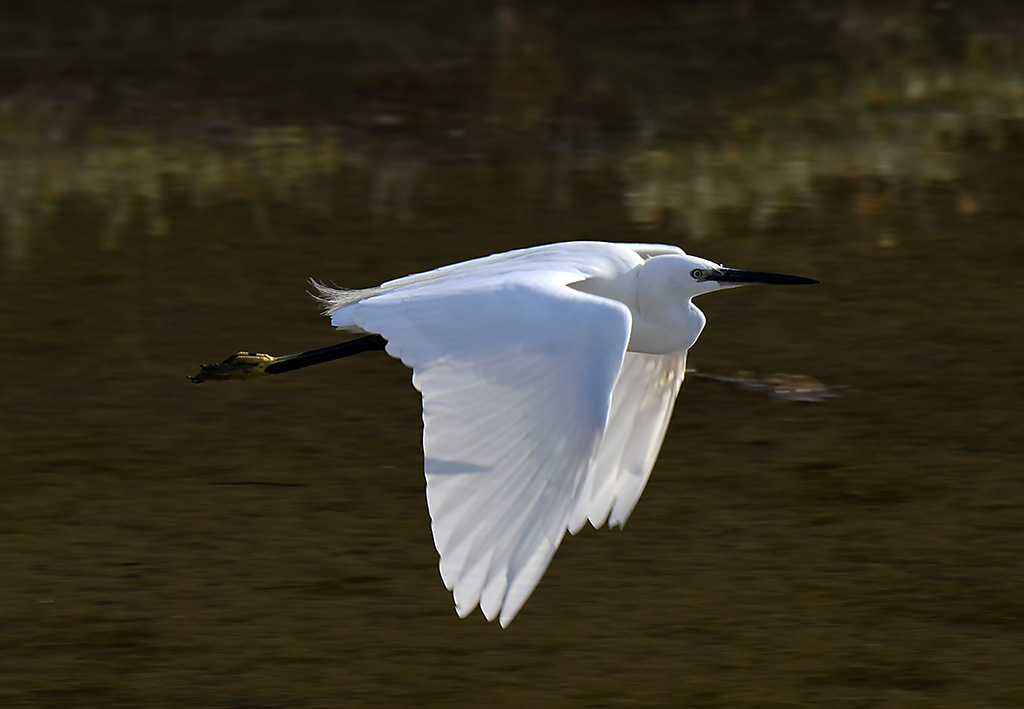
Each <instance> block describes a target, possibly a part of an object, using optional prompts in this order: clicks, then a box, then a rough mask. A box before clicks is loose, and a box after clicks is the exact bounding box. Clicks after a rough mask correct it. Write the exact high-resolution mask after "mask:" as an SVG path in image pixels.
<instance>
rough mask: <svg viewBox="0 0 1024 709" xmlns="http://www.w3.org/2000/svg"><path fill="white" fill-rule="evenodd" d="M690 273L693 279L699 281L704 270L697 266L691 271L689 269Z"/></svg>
mask: <svg viewBox="0 0 1024 709" xmlns="http://www.w3.org/2000/svg"><path fill="white" fill-rule="evenodd" d="M690 275H691V276H693V280H695V281H699V280H700V279H701V278H703V277H704V271H702V270H700V269H699V268H695V269H693V270H692V271H690Z"/></svg>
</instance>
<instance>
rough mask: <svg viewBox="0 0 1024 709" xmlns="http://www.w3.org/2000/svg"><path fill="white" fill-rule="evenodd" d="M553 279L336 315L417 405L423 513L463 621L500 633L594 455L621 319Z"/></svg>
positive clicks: (619, 353)
mask: <svg viewBox="0 0 1024 709" xmlns="http://www.w3.org/2000/svg"><path fill="white" fill-rule="evenodd" d="M566 281H567V279H564V278H563V279H562V280H559V278H558V276H557V274H551V273H545V274H536V273H519V274H509V275H506V276H502V277H500V278H496V277H494V276H493V275H491V276H489V277H488V278H481V279H473V278H471V277H470V278H461V279H459V281H458V282H457V283H455V282H452V285H448V284H445V283H440V282H435V283H434V284H433V285H432V287H431V288H430V289H425V288H424V289H419V290H410V291H408V292H404V293H403V292H402V291H401V290H396V291H391V292H385V293H381V294H379V295H376V296H373V297H370V298H367V299H365V300H363V301H360V302H357V303H354V304H351V305H349V306H347V308H346V311H347V316H346V317H348V316H351V318H352V321H353V322H354V323H355V324H356V325H358V327H360V328H362V329H364V330H366V331H367V332H377V333H380V334H381V335H382V336H383V337H384V338H385V339H387V341H388V345H387V351H388V353H389V354H391V355H392V356H394V357H397V358H399V359H401V360H402V362H404V363H405V364H406V365H407V366H409V367H411V368H412V370H413V383H414V385H415V386H416V388H417V389H419V391H420V392H421V393H422V395H423V425H424V430H423V450H424V469H425V472H426V479H427V506H428V509H429V511H430V515H431V526H432V531H433V534H434V544H435V546H436V547H437V550H438V553H439V554H440V557H441V559H440V564H439V566H440V571H441V576H442V578H443V580H444V582H445V585H446V586H447V587H448V588H449V589H451V590H452V592H453V594H454V597H455V603H456V610H457V611H458V613H459V615H462V616H465V615H467V614H469V613H470V612H472V610H473V608H474V607H476V606H477V605H479V606H480V608H481V610H482V611H483V613H484V615H485V616H486V617H487V618H488V619H493V618H494V617H496V616H500V622H501V624H502V625H507V624H508V623H509V622H511V621H512V619H513V618H514V617H515V614H516V613H517V612H518V611H519V609H520V608H521V607H522V605H523V603H525V602H526V599H527V598H528V597H529V596H530V594H531V593H532V592H533V589H534V588H535V587H536V585H537V583H538V582H539V580H540V577H541V576H542V575H543V573H544V571H545V569H546V568H547V566H548V564H549V563H550V561H551V558H552V556H553V555H554V553H555V549H557V547H558V545H559V543H560V542H561V540H562V537H563V535H564V534H565V531H566V529H567V526H568V522H569V515H570V512H571V508H572V505H573V502H574V500H575V499H576V497H577V489H578V488H579V486H580V482H581V480H583V479H584V477H585V475H586V472H587V470H588V469H589V467H590V464H591V461H592V460H593V459H594V456H595V455H597V451H598V446H599V443H600V440H601V436H602V435H603V432H604V430H605V425H606V423H607V420H608V411H609V407H610V405H611V399H612V390H613V388H614V386H615V381H616V379H617V377H618V375H619V370H620V368H621V366H622V360H623V356H624V354H625V350H626V344H627V343H628V341H629V332H630V324H631V320H630V314H629V310H628V309H627V308H626V307H625V306H624V305H622V304H621V303H617V302H615V301H611V300H608V299H604V298H599V297H596V296H591V295H588V294H585V293H581V292H579V291H576V290H573V289H571V288H568V287H567V286H566V285H565V282H566Z"/></svg>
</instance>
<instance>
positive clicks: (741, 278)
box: [716, 268, 821, 286]
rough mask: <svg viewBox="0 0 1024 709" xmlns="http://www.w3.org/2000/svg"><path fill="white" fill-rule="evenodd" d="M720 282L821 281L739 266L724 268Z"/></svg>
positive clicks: (798, 283) (777, 283)
mask: <svg viewBox="0 0 1024 709" xmlns="http://www.w3.org/2000/svg"><path fill="white" fill-rule="evenodd" d="M716 280H717V281H719V282H720V283H729V284H735V285H754V284H763V285H773V286H811V285H816V284H819V283H821V281H819V280H818V279H816V278H807V277H805V276H792V275H790V274H788V273H769V272H766V271H744V270H741V269H738V268H726V269H724V270H723V271H722V272H721V273H720V274H719V276H718V278H717V279H716Z"/></svg>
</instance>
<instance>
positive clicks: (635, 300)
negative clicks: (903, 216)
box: [190, 241, 818, 626]
mask: <svg viewBox="0 0 1024 709" xmlns="http://www.w3.org/2000/svg"><path fill="white" fill-rule="evenodd" d="M755 283H762V284H774V285H799V284H812V283H818V281H816V280H814V279H811V278H804V277H802V276H790V275H785V274H779V273H766V272H762V271H744V270H739V269H733V268H726V267H724V266H722V265H720V264H717V263H714V262H712V261H708V260H706V259H703V258H699V257H696V256H691V255H689V254H687V253H685V252H684V251H683V250H682V249H680V248H678V247H676V246H668V245H663V244H617V243H606V242H596V241H588V242H568V243H558V244H547V245H544V246H535V247H532V248H526V249H520V250H516V251H509V252H506V253H499V254H493V255H491V256H487V257H484V258H478V259H474V260H471V261H465V262H462V263H456V264H452V265H450V266H444V267H442V268H438V269H435V270H433V271H427V272H425V273H417V274H413V275H410V276H405V277H404V278H398V279H395V280H392V281H387V282H386V283H383V284H381V285H379V286H376V287H373V288H365V289H355V290H350V289H343V288H333V287H329V286H326V285H323V284H320V283H315V282H314V286H315V288H316V291H317V293H316V297H317V298H318V299H319V300H320V301H321V303H322V304H323V306H324V312H325V314H326V315H328V316H330V318H331V323H332V324H333V325H334V326H335V327H336V328H338V329H340V330H344V331H347V332H351V333H357V334H361V335H362V337H360V338H357V339H354V340H350V341H348V342H344V343H341V344H339V345H333V346H331V347H325V348H321V349H319V350H312V351H310V352H302V353H298V354H294V355H285V356H282V357H272V356H270V355H265V354H251V353H247V352H240V353H238V354H236V355H232V356H231V357H229V358H228V359H226V360H224V361H223V362H221V363H218V364H211V365H203V367H202V371H200V373H199V374H197V375H195V376H194V377H190V378H191V379H192V380H193V381H195V382H197V383H198V382H202V381H205V380H208V379H231V378H249V377H253V376H257V375H261V374H278V373H281V372H285V371H291V370H293V369H298V368H300V367H305V366H308V365H311V364H318V363H320V362H326V361H329V360H332V359H338V358H340V357H345V356H349V355H352V354H356V353H358V352H364V351H367V350H379V349H384V350H386V352H387V353H388V354H389V355H391V356H392V357H394V358H396V359H399V360H401V361H402V363H403V364H405V365H406V366H408V367H409V368H411V369H412V382H413V385H414V386H415V387H416V389H418V390H419V391H420V392H421V394H422V396H423V457H424V471H425V474H426V481H427V507H428V509H429V512H430V518H431V529H432V531H433V535H434V545H435V546H436V547H437V551H438V554H439V555H440V571H441V578H442V579H443V580H444V583H445V586H446V587H447V588H448V589H449V590H450V591H452V593H453V595H454V598H455V609H456V611H457V612H458V614H459V615H460V616H461V617H465V616H467V615H469V614H470V613H471V612H472V611H473V609H474V608H477V607H479V608H480V610H481V611H482V612H483V614H484V616H485V617H486V618H487V620H493V619H495V618H498V620H499V622H500V624H501V625H502V626H507V625H508V624H509V623H510V622H511V621H512V619H513V618H514V617H515V616H516V614H517V613H518V612H519V610H520V609H521V608H522V607H523V604H524V603H525V602H526V600H527V599H528V598H529V596H530V594H531V593H532V592H533V590H534V589H535V588H536V586H537V584H538V583H539V582H540V579H541V576H542V575H543V574H544V571H545V570H546V569H547V567H548V564H549V563H550V562H551V559H552V557H553V556H554V553H555V550H556V549H557V548H558V545H559V544H560V543H561V541H562V538H563V537H564V536H565V533H566V532H567V531H568V532H570V533H572V534H575V533H576V532H578V531H579V530H580V529H582V528H583V526H584V525H586V524H587V522H590V524H592V525H593V526H594V527H601V526H603V525H605V524H608V526H610V527H612V526H618V527H621V526H623V525H624V524H625V522H626V520H627V519H628V517H629V515H630V513H631V512H632V511H633V508H634V507H635V506H636V504H637V500H638V499H639V498H640V494H641V493H642V492H643V489H644V486H645V485H646V484H647V479H648V477H649V476H650V474H651V469H652V468H653V467H654V462H655V459H656V458H657V456H658V451H659V450H660V449H661V444H662V441H663V439H664V437H665V431H666V429H667V427H668V422H669V418H670V416H671V414H672V407H673V405H674V403H675V399H676V395H677V393H678V392H679V386H680V384H681V383H682V380H683V376H684V373H685V371H686V351H687V350H688V349H689V348H690V346H691V345H693V343H694V342H696V340H697V337H698V336H699V335H700V333H701V330H702V329H703V328H704V322H705V318H704V314H703V313H701V311H700V310H699V309H698V308H697V307H696V306H695V305H694V304H693V298H694V297H696V296H698V295H703V294H704V293H710V292H712V291H716V290H721V289H724V288H732V287H736V286H742V285H748V284H755Z"/></svg>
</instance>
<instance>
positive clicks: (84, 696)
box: [0, 0, 1024, 707]
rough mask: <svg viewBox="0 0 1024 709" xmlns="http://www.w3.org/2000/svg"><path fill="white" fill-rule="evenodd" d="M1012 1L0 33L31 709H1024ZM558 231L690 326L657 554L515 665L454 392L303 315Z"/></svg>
mask: <svg viewBox="0 0 1024 709" xmlns="http://www.w3.org/2000/svg"><path fill="white" fill-rule="evenodd" d="M1022 20H1024V12H1022V11H1021V10H1020V9H1019V8H1018V7H1017V6H1016V5H1015V4H1013V3H1005V2H983V3H973V4H970V5H968V4H961V3H932V4H929V3H921V2H900V3H872V2H848V3H842V4H837V6H836V7H830V8H827V9H821V8H818V7H816V6H815V5H814V4H813V3H801V2H783V3H776V2H773V3H767V2H764V3H762V2H757V1H755V0H739V1H737V2H730V3H711V2H675V3H649V4H643V5H638V4H636V3H617V2H612V3H603V4H601V7H600V9H595V8H593V7H592V6H591V5H590V4H587V3H566V4H561V5H558V6H554V5H551V4H544V3H529V2H522V3H493V4H491V3H482V4H472V3H459V2H453V1H450V0H437V1H436V2H429V3H412V2H403V3H387V4H380V3H378V4H372V3H365V2H341V3H334V2H309V3H303V4H302V5H293V4H291V3H284V2H278V1H276V0H259V1H257V2H251V3H244V4H243V3H229V2H205V3H192V2H179V3H131V2H107V3H93V4H71V3H66V2H57V1H55V0H51V1H49V2H46V1H41V2H38V3H33V4H31V5H29V4H25V5H24V6H22V7H20V8H18V9H14V8H9V7H5V8H4V9H3V10H0V46H2V47H3V50H2V51H0V87H2V88H0V332H2V337H0V358H2V359H0V361H2V362H3V369H4V380H3V383H2V384H0V404H2V409H0V411H2V419H0V424H2V425H0V461H2V462H0V465H2V469H3V473H2V475H0V568H2V569H3V573H2V577H0V578H2V583H0V655H2V656H3V657H5V658H6V659H5V660H4V661H3V662H0V704H2V705H3V706H12V707H13V706H72V705H73V706H104V707H110V706H153V707H157V706H268V707H278V706H280V707H292V706H339V705H345V704H353V705H373V704H377V705H382V706H394V705H399V704H407V703H417V704H446V705H453V706H478V705H480V704H482V703H484V702H486V703H487V704H490V705H495V706H504V705H509V706H512V705H520V706H521V705H523V704H524V703H528V702H533V703H534V704H539V705H561V706H570V705H586V706H605V705H607V706H613V705H619V704H626V703H635V704H647V705H651V704H654V705H669V704H672V705H678V704H681V705H688V706H709V707H710V706H721V707H755V706H756V707H770V706H779V707H781V706H794V705H803V706H829V707H832V706H849V707H857V706H864V707H875V706H890V707H917V706H956V707H973V706H979V707H980V706H985V707H992V706H1006V707H1017V706H1021V705H1022V704H1024V680H1022V679H1021V676H1020V667H1021V662H1022V659H1024V600H1022V599H1024V595H1022V593H1021V587H1022V582H1024V569H1022V558H1021V549H1022V548H1024V522H1022V516H1021V513H1020V504H1021V500H1022V499H1024V475H1022V471H1024V465H1022V464H1024V460H1022V455H1021V452H1020V434H1019V412H1020V406H1021V401H1022V394H1024V375H1022V374H1021V372H1020V352H1021V350H1022V344H1024V343H1022V339H1024V337H1022V333H1021V328H1020V327H1019V323H1020V320H1021V315H1022V306H1021V301H1022V295H1024V293H1022V286H1021V279H1020V273H1021V267H1022V265H1024V242H1022V240H1021V236H1020V235H1021V233H1022V228H1024V210H1022V207H1021V200H1020V195H1021V194H1022V180H1021V175H1022V174H1024V173H1022V169H1024V155H1022V151H1021V148H1022V145H1024V143H1022V137H1024V131H1022V129H1024V122H1022V121H1024V50H1022V47H1024V44H1022V39H1024V37H1022V34H1024V24H1022ZM568 239H603V240H621V241H656V242H670V243H677V244H680V245H681V246H683V247H684V248H686V249H687V250H691V251H693V252H695V253H697V254H699V255H702V256H705V257H708V258H712V259H715V260H718V261H721V262H723V263H726V264H729V265H734V266H737V267H747V268H755V269H763V270H779V271H787V272H793V273H801V274H805V275H809V276H815V277H818V278H821V279H822V280H823V281H824V283H823V285H821V286H819V287H816V288H815V289H793V290H789V289H774V290H773V289H767V288H766V289H760V290H757V289H753V288H752V289H746V290H743V291H734V292H730V293H727V294H722V295H716V296H712V297H711V298H706V299H702V301H701V302H700V305H701V307H702V308H703V309H704V310H705V312H706V313H707V314H708V319H709V325H708V328H707V329H706V331H705V333H704V335H703V336H702V339H701V341H700V342H699V343H698V344H697V345H696V346H695V347H694V349H693V351H692V353H691V358H690V363H691V365H692V366H695V367H697V368H698V369H700V370H701V371H705V372H709V373H714V374H718V375H732V374H733V373H735V372H740V371H754V372H757V373H758V374H759V375H770V374H772V373H775V372H782V373H789V374H793V375H807V376H811V377H814V378H816V379H818V380H820V381H822V382H825V383H826V384H828V385H830V386H833V387H841V389H838V390H837V391H840V392H841V393H842V396H841V397H840V398H836V399H828V400H825V401H823V402H820V403H798V402H792V401H777V400H772V399H769V398H768V397H766V396H764V395H763V394H761V393H758V392H752V391H747V390H744V389H740V388H732V387H729V386H728V385H726V384H723V383H721V382H716V381H712V380H702V379H697V378H693V379H691V380H690V381H688V382H686V383H685V384H684V386H683V390H682V394H681V399H680V405H679V407H678V409H677V412H676V415H675V418H674V421H673V425H672V428H671V429H670V432H669V435H668V438H667V441H666V444H665V448H664V450H663V452H662V455H661V457H660V459H659V462H658V465H657V467H656V469H655V472H654V475H653V477H652V480H651V483H650V485H649V487H648V490H647V492H646V494H645V495H644V497H643V498H642V500H641V502H640V504H639V506H638V508H637V510H636V512H635V513H634V515H633V517H632V518H631V520H630V523H629V525H628V526H627V528H626V529H625V530H624V531H622V532H619V531H614V532H608V531H602V532H600V533H595V532H594V531H593V530H591V531H587V532H585V533H583V534H581V535H580V537H579V538H572V539H568V540H566V542H565V543H564V544H563V547H562V549H560V551H559V552H558V554H557V555H556V557H555V561H554V562H553V564H552V566H551V568H550V570H549V571H548V573H547V575H546V577H545V579H544V580H543V582H542V583H541V585H540V587H539V589H538V590H537V592H536V593H535V594H534V596H533V598H532V599H531V600H530V601H529V603H528V604H527V605H526V607H525V609H524V611H523V612H522V613H521V615H520V617H519V618H518V619H517V620H516V622H515V623H514V624H513V625H512V626H511V627H510V628H509V629H508V630H506V631H501V630H500V629H499V628H497V627H496V626H491V625H488V624H486V623H484V622H483V621H482V619H481V617H480V616H479V615H477V616H474V617H472V618H470V619H468V620H464V621H460V620H458V618H457V617H456V616H455V614H454V612H453V611H452V610H451V599H450V596H449V595H448V593H447V592H446V591H445V589H444V587H443V585H442V583H441V581H440V578H439V575H438V573H437V570H436V554H435V552H434V550H433V546H432V544H431V541H430V534H429V519H428V516H427V511H426V505H425V504H424V498H423V482H422V473H421V466H422V459H421V452H420V448H419V444H420V440H419V437H420V421H419V401H418V395H417V394H416V392H415V391H414V390H413V389H412V387H411V385H410V384H409V376H408V372H407V371H406V370H405V369H404V368H403V367H402V366H401V365H400V364H398V363H397V362H394V361H391V360H390V359H388V358H386V357H384V356H382V355H376V356H374V355H366V356H362V357H359V358H355V359H352V360H347V361H344V362H340V363H334V364H331V365H325V366H323V367H317V368H315V369H311V370H305V371H301V372H296V373H293V374H289V375H286V376H281V377H277V378H272V379H268V380H266V381H256V382H251V383H245V384H236V383H228V384H208V385H203V386H200V387H196V386H193V385H192V384H190V383H189V382H188V381H187V380H186V379H185V375H186V374H189V373H192V372H194V370H195V368H196V364H197V363H198V362H199V361H208V360H215V359H220V358H222V357H224V356H226V355H228V354H230V353H231V352H234V351H236V350H239V349H253V350H260V351H268V352H272V353H276V354H283V353H286V352H292V351H298V350H301V349H308V348H312V347H317V346H321V345H325V344H329V343H332V342H334V341H337V339H338V338H337V337H336V336H335V335H334V334H333V333H332V331H331V330H330V329H329V327H328V324H327V322H326V321H325V320H323V319H322V318H320V316H319V315H318V314H317V312H316V307H315V304H314V303H313V302H312V301H311V300H310V299H309V298H308V297H307V296H306V295H305V294H304V292H303V291H304V288H305V280H306V279H307V278H309V277H315V278H319V279H323V280H333V281H335V282H337V283H340V284H343V285H351V286H361V285H372V284H376V283H378V282H380V281H382V280H385V279H388V278H392V277H396V276H400V275H404V274H406V273H409V272H413V271H420V270H425V269H429V268H432V267H435V266H438V265H442V264H445V263H448V262H451V261H455V260H460V259H464V258H470V257H473V256H479V255H484V254H487V253H491V252H494V251H500V250H505V249H509V248H516V247H521V246H527V245H532V244H537V243H544V242H550V241H559V240H568Z"/></svg>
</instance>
